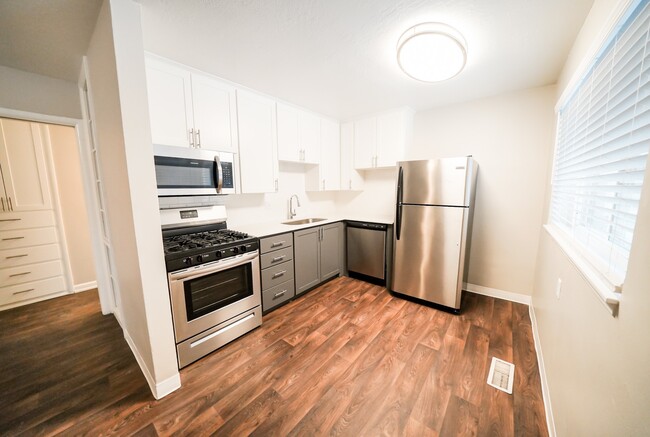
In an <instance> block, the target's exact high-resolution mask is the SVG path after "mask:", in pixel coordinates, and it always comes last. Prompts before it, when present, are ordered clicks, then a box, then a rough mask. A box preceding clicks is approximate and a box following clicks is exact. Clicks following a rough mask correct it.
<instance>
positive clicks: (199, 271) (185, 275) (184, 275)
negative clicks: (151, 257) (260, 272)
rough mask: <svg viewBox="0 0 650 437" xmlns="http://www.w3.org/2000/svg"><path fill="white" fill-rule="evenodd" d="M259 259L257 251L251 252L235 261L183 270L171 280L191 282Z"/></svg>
mask: <svg viewBox="0 0 650 437" xmlns="http://www.w3.org/2000/svg"><path fill="white" fill-rule="evenodd" d="M257 257H258V253H257V250H256V251H255V252H249V253H247V254H244V255H238V256H236V257H235V258H233V259H225V260H222V261H216V262H215V263H214V264H206V265H205V266H200V267H199V268H196V269H192V270H189V271H188V270H181V271H180V272H176V273H170V274H169V280H170V281H178V280H190V279H194V278H198V277H200V276H203V275H206V274H209V273H215V272H220V271H223V270H226V269H230V268H233V267H238V266H241V265H243V264H247V263H249V262H251V261H253V260H254V259H255V258H257Z"/></svg>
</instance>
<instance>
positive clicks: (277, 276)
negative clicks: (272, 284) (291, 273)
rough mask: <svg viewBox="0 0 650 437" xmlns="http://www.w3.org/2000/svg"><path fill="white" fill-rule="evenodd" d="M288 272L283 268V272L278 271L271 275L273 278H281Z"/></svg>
mask: <svg viewBox="0 0 650 437" xmlns="http://www.w3.org/2000/svg"><path fill="white" fill-rule="evenodd" d="M285 273H287V271H286V270H282V271H281V272H277V273H276V274H275V275H273V276H271V279H275V278H279V277H280V276H284V274H285Z"/></svg>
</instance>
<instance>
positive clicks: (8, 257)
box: [5, 253, 27, 259]
mask: <svg viewBox="0 0 650 437" xmlns="http://www.w3.org/2000/svg"><path fill="white" fill-rule="evenodd" d="M25 256H27V254H26V253H25V254H22V255H11V256H5V259H13V258H23V257H25Z"/></svg>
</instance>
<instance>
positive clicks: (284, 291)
mask: <svg viewBox="0 0 650 437" xmlns="http://www.w3.org/2000/svg"><path fill="white" fill-rule="evenodd" d="M286 292H287V290H282V291H281V292H279V293H275V294H274V295H273V299H277V298H278V297H280V296H282V295H284V293H286Z"/></svg>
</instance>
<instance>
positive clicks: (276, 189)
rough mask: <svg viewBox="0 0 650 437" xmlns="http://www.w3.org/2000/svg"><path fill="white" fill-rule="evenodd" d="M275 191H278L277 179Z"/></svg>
mask: <svg viewBox="0 0 650 437" xmlns="http://www.w3.org/2000/svg"><path fill="white" fill-rule="evenodd" d="M275 191H276V192H277V191H278V180H277V179H276V180H275Z"/></svg>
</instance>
